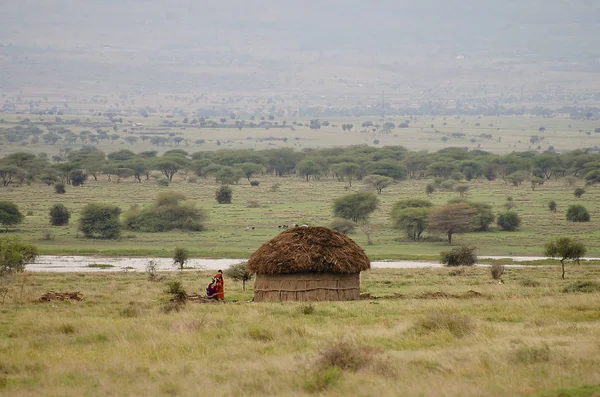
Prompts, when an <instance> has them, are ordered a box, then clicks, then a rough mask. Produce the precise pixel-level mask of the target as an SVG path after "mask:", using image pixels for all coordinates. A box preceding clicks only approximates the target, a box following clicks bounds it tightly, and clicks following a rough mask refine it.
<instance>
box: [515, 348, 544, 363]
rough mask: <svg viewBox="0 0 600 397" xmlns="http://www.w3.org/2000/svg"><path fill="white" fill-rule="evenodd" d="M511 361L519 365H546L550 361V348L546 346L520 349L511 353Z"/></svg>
mask: <svg viewBox="0 0 600 397" xmlns="http://www.w3.org/2000/svg"><path fill="white" fill-rule="evenodd" d="M512 361H514V362H517V363H521V364H537V363H547V362H548V361H550V347H549V346H548V345H547V344H543V345H542V346H524V347H520V348H519V349H517V350H515V351H514V352H513V357H512Z"/></svg>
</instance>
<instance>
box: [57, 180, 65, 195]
mask: <svg viewBox="0 0 600 397" xmlns="http://www.w3.org/2000/svg"><path fill="white" fill-rule="evenodd" d="M66 191H67V189H65V184H64V183H62V182H57V183H55V184H54V192H55V193H56V194H65V193H66Z"/></svg>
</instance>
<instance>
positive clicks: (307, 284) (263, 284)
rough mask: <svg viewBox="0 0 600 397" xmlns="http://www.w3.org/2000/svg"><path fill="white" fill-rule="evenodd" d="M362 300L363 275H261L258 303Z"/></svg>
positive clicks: (257, 278) (256, 291)
mask: <svg viewBox="0 0 600 397" xmlns="http://www.w3.org/2000/svg"><path fill="white" fill-rule="evenodd" d="M359 298H360V274H359V273H352V274H343V273H294V274H258V275H257V276H256V282H255V285H254V301H255V302H275V301H300V302H305V301H345V300H355V299H359Z"/></svg>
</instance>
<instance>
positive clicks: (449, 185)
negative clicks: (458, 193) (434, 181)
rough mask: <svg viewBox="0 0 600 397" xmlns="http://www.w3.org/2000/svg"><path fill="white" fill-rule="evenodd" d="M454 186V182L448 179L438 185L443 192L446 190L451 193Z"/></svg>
mask: <svg viewBox="0 0 600 397" xmlns="http://www.w3.org/2000/svg"><path fill="white" fill-rule="evenodd" d="M454 186H456V181H454V180H451V179H448V180H447V181H444V182H442V183H441V184H440V187H441V188H442V189H443V190H448V191H452V190H454Z"/></svg>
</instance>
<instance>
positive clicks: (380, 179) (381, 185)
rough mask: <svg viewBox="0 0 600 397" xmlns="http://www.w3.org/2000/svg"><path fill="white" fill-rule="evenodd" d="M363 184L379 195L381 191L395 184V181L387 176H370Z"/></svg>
mask: <svg viewBox="0 0 600 397" xmlns="http://www.w3.org/2000/svg"><path fill="white" fill-rule="evenodd" d="M363 182H364V183H365V185H367V186H369V187H370V188H372V189H375V190H376V191H377V194H381V191H382V190H383V189H385V188H386V187H388V186H390V185H391V184H392V183H394V180H393V179H392V178H390V177H387V176H382V175H369V176H367V177H366V178H365V179H364V180H363Z"/></svg>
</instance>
